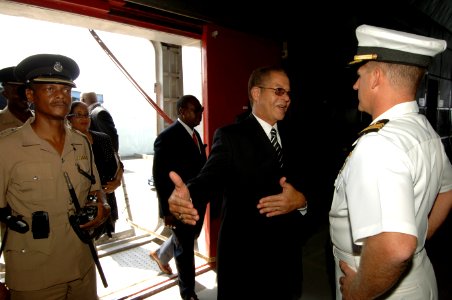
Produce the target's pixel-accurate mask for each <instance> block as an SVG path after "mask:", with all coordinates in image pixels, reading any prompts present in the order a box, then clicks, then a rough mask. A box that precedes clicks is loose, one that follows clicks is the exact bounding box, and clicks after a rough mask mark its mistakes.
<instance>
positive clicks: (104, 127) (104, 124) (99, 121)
mask: <svg viewBox="0 0 452 300" xmlns="http://www.w3.org/2000/svg"><path fill="white" fill-rule="evenodd" d="M90 117H91V126H90V129H91V130H94V131H100V132H104V133H106V134H108V135H109V136H110V139H111V142H112V143H113V148H114V149H115V151H116V152H118V150H119V137H118V132H117V130H116V126H115V122H114V121H113V118H112V116H111V114H110V113H109V112H108V110H106V109H105V108H104V107H102V105H101V104H100V103H95V104H94V105H93V106H92V107H90Z"/></svg>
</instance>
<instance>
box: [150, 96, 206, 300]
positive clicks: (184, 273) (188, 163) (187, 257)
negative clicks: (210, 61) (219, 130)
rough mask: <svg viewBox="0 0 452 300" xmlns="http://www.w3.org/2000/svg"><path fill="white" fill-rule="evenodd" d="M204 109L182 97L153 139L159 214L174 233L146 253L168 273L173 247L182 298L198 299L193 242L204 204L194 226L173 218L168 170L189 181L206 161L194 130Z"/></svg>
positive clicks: (193, 98) (198, 227)
mask: <svg viewBox="0 0 452 300" xmlns="http://www.w3.org/2000/svg"><path fill="white" fill-rule="evenodd" d="M203 110H204V108H203V107H202V106H201V103H199V100H198V99H197V98H196V97H195V96H192V95H185V96H182V97H181V98H180V99H179V100H178V101H177V114H178V119H177V121H176V122H174V123H172V124H171V125H170V126H169V127H168V128H166V129H165V130H164V131H162V132H161V133H160V134H159V135H158V137H157V139H156V140H155V142H154V162H153V167H152V173H153V178H154V185H155V189H156V191H157V197H158V199H159V204H160V205H159V208H160V217H162V218H164V220H165V225H169V226H172V228H173V235H172V236H171V237H170V238H169V239H168V240H167V241H165V243H164V244H163V245H162V247H161V248H160V249H158V250H157V251H155V252H151V253H150V254H149V255H150V257H151V258H152V259H154V260H155V261H156V262H157V263H158V265H159V267H160V269H161V270H162V271H163V272H164V273H167V274H171V268H169V265H168V261H169V260H170V259H171V250H172V249H171V247H173V249H174V258H175V260H176V267H177V272H178V276H179V289H180V294H181V296H182V298H183V299H184V300H185V299H190V300H196V299H198V298H197V296H196V293H195V260H194V259H195V258H194V242H195V240H196V239H197V238H198V236H199V233H200V232H201V228H202V225H203V218H204V213H205V210H206V204H202V205H200V206H199V207H198V211H199V214H200V220H199V222H198V223H197V224H196V226H194V227H193V226H191V225H186V224H184V223H182V222H180V221H179V220H176V219H175V218H174V216H173V215H172V214H171V213H170V211H169V207H168V198H169V196H170V195H171V193H172V191H173V189H174V184H173V182H172V181H171V179H170V178H169V173H170V171H172V170H175V171H176V172H178V174H179V175H180V176H181V177H182V179H183V180H189V179H191V178H193V177H195V176H196V175H197V174H198V172H199V171H200V170H201V168H202V166H203V165H204V163H205V162H206V151H205V146H204V145H203V144H202V141H201V136H200V135H199V133H198V132H197V131H196V130H195V129H194V128H195V127H196V126H198V125H199V123H200V122H201V118H202V112H203ZM171 244H174V245H171ZM163 249H166V250H163ZM162 250H163V251H162ZM166 251H168V252H169V254H168V253H165V252H166ZM162 252H163V253H162Z"/></svg>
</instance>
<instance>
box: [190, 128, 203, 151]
mask: <svg viewBox="0 0 452 300" xmlns="http://www.w3.org/2000/svg"><path fill="white" fill-rule="evenodd" d="M192 137H193V142H195V145H196V147H198V150H199V151H201V150H200V149H199V143H198V139H197V138H196V134H195V131H194V130H193V134H192Z"/></svg>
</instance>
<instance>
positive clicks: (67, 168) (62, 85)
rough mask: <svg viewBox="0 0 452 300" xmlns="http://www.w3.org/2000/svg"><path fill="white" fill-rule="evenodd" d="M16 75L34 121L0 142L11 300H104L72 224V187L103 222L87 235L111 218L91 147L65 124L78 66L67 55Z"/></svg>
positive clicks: (47, 57) (92, 224)
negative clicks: (93, 198) (99, 298)
mask: <svg viewBox="0 0 452 300" xmlns="http://www.w3.org/2000/svg"><path fill="white" fill-rule="evenodd" d="M15 74H16V77H17V78H18V80H20V81H23V82H25V83H26V90H25V93H26V96H27V99H28V101H29V102H30V103H33V104H34V107H35V118H31V119H29V120H28V121H27V122H26V123H25V124H24V125H23V126H22V127H19V128H16V129H13V130H6V131H4V132H3V133H2V135H1V137H0V157H1V159H0V173H1V176H0V220H2V221H3V222H6V223H7V224H8V227H9V228H8V231H7V235H8V236H7V239H6V245H5V249H4V257H5V265H6V278H5V279H6V285H7V286H8V287H9V289H10V292H11V299H12V300H17V299H33V300H35V299H42V300H44V299H74V300H75V299H90V300H94V299H97V291H96V289H97V284H96V270H95V264H94V261H93V257H92V255H91V253H90V249H89V246H88V244H87V243H84V242H82V241H81V239H80V238H79V237H78V235H77V234H76V233H75V231H74V230H73V228H72V227H71V225H70V222H69V216H70V215H73V214H74V212H75V209H76V206H75V205H74V201H75V200H74V197H71V194H70V189H69V188H70V187H71V186H72V191H74V192H75V195H76V198H77V199H76V200H78V203H79V205H80V206H81V207H83V206H84V205H85V203H86V202H87V199H88V195H89V194H93V195H95V196H97V202H96V203H92V204H91V205H94V206H96V207H97V210H98V212H97V215H96V217H95V218H94V219H92V220H91V221H88V222H87V223H85V224H84V225H80V228H83V229H92V228H96V227H98V226H100V225H101V224H102V223H103V222H104V221H105V220H106V218H107V217H108V215H109V213H110V209H109V207H108V205H105V204H104V203H106V202H105V196H104V194H103V193H102V191H101V188H100V180H99V175H98V172H97V169H96V166H95V164H94V162H93V158H92V153H91V149H90V146H89V143H88V141H87V140H86V138H85V137H84V136H82V135H81V134H79V133H77V132H75V131H73V130H71V129H70V128H69V127H67V126H66V125H65V116H66V115H67V113H68V112H69V109H70V104H71V100H72V99H71V89H72V88H73V87H75V84H74V82H73V81H74V79H76V78H77V77H78V75H79V67H78V65H77V64H76V62H75V61H74V60H72V59H71V58H69V57H66V56H62V55H56V54H37V55H33V56H30V57H28V58H25V59H24V60H23V61H22V62H20V63H19V64H18V65H17V67H16V69H15ZM65 175H67V177H66V176H65ZM69 183H70V184H69ZM7 206H9V207H10V210H8V208H7ZM18 224H19V225H18ZM23 224H26V226H22V225H23Z"/></svg>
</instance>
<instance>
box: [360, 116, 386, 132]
mask: <svg viewBox="0 0 452 300" xmlns="http://www.w3.org/2000/svg"><path fill="white" fill-rule="evenodd" d="M388 122H389V120H388V119H381V120H380V121H378V122H376V123H375V124H372V125H369V126H367V127H366V128H364V129H363V130H361V131H360V132H359V133H358V136H363V135H365V134H368V133H369V132H377V131H378V130H380V129H382V128H383V127H384V126H385V125H386V123H388Z"/></svg>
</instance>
